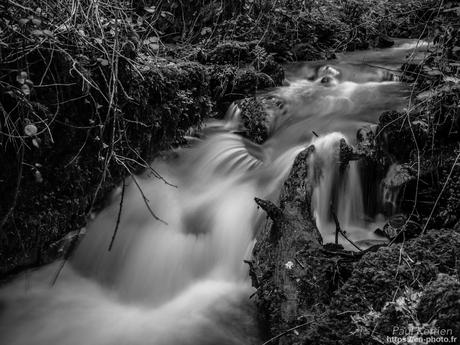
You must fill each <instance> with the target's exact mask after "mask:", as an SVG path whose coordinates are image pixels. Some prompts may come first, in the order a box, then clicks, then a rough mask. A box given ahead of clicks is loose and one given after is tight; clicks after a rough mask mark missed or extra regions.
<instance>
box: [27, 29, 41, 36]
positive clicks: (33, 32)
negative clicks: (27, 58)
mask: <svg viewBox="0 0 460 345" xmlns="http://www.w3.org/2000/svg"><path fill="white" fill-rule="evenodd" d="M30 33H31V34H32V35H34V36H43V30H32V31H31V32H30Z"/></svg>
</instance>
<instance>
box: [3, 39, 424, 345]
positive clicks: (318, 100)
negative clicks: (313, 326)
mask: <svg viewBox="0 0 460 345" xmlns="http://www.w3.org/2000/svg"><path fill="white" fill-rule="evenodd" d="M423 46H424V45H423V44H422V45H420V44H419V45H418V49H416V47H417V42H415V41H398V44H397V46H396V47H394V48H390V49H383V50H373V51H361V52H354V53H347V54H343V55H341V56H339V57H338V59H337V60H334V61H328V65H325V63H324V62H312V63H298V64H292V65H289V66H286V68H287V79H288V81H289V86H285V87H281V88H278V89H276V90H273V91H272V92H271V94H272V95H274V96H276V97H278V98H280V99H282V100H283V102H284V108H283V111H282V112H280V114H277V115H276V116H274V118H273V119H272V125H271V127H272V134H271V136H270V138H269V139H268V140H267V141H266V142H265V143H264V144H263V145H261V146H259V145H256V144H254V143H251V142H249V141H248V140H247V139H243V138H242V137H241V136H239V135H238V134H236V133H234V131H232V129H233V128H234V124H235V122H236V121H238V116H237V115H238V110H236V109H235V108H232V109H231V110H230V111H229V115H228V118H227V119H226V120H224V121H219V122H217V123H214V125H213V128H212V130H208V131H207V133H208V134H207V135H205V136H204V139H203V140H201V141H200V142H199V143H195V144H194V145H192V146H191V147H188V148H182V149H178V150H177V151H176V152H174V153H173V154H171V155H168V157H163V158H158V159H157V160H156V161H154V162H153V163H152V169H154V170H155V171H156V172H157V173H159V174H160V175H161V176H162V177H163V179H164V180H163V179H158V178H156V177H155V176H153V175H154V174H153V173H151V172H146V173H145V174H144V175H142V176H138V177H136V179H135V180H133V179H128V180H127V181H126V189H125V193H124V198H123V207H122V213H121V220H120V224H119V227H118V233H117V236H116V238H115V240H114V243H113V247H112V248H111V250H110V251H109V250H108V248H109V245H110V242H111V239H112V236H113V231H114V228H115V224H116V220H117V215H118V211H119V204H120V198H121V191H120V188H119V189H118V190H116V191H114V193H113V197H112V199H113V202H112V205H111V206H109V207H108V208H106V209H105V210H103V211H102V212H101V213H100V214H99V215H98V216H97V217H96V218H95V220H94V221H92V222H91V224H89V226H88V229H87V234H86V236H85V237H84V239H83V240H82V242H81V243H80V244H79V246H78V248H77V250H76V252H75V253H74V255H73V257H72V258H71V260H70V262H68V263H67V264H66V265H65V266H64V269H63V270H62V272H61V274H60V276H59V278H58V279H57V281H56V283H55V285H54V286H51V285H50V282H51V281H52V279H53V277H54V275H55V274H56V271H57V269H58V266H59V265H60V262H56V263H54V264H51V265H49V266H46V267H43V268H40V269H38V270H35V271H33V272H26V273H24V274H23V275H22V276H20V277H18V278H17V279H16V280H14V281H13V282H11V283H9V284H8V285H6V286H4V287H3V288H1V290H0V343H1V344H7V345H25V344H38V345H58V344H59V345H83V344H85V345H86V344H90V345H103V344H104V345H137V344H139V345H144V344H153V345H182V344H194V345H195V344H196V345H198V344H200V345H201V344H216V345H217V344H219V345H225V344H248V345H252V344H260V343H261V340H260V339H261V335H260V334H259V331H258V325H257V322H256V317H255V308H254V306H253V304H252V302H251V300H250V299H249V296H250V295H251V293H252V292H253V289H252V288H251V284H250V280H249V278H248V272H247V267H246V265H245V264H244V263H243V260H244V259H249V258H250V255H251V250H252V247H253V245H254V235H255V231H256V229H257V224H258V222H259V221H260V220H261V219H263V217H265V215H264V214H263V212H262V211H261V210H258V209H257V206H256V204H255V202H254V197H255V196H257V197H259V198H263V199H270V200H273V201H276V199H277V197H278V193H279V190H280V187H281V184H282V183H283V181H284V179H285V178H286V176H287V174H288V173H289V170H290V168H291V165H292V163H293V161H294V159H295V157H296V155H297V154H298V153H299V152H300V151H301V150H302V149H303V148H305V147H306V146H308V145H309V144H310V143H312V142H313V143H314V144H315V146H316V152H315V155H314V157H313V158H312V162H311V164H315V165H316V166H317V167H319V169H320V171H321V177H320V180H319V184H318V185H317V187H316V188H315V191H314V196H313V207H314V214H315V216H316V222H317V225H318V228H319V229H320V231H321V233H322V235H323V237H324V242H332V241H333V236H334V229H335V227H334V224H333V221H332V220H331V214H330V203H331V201H334V203H335V207H336V210H337V217H338V218H339V220H340V222H341V225H342V227H343V228H344V229H346V230H347V232H348V234H349V236H350V237H351V238H352V239H353V240H354V241H356V242H357V243H360V244H362V245H363V246H366V243H367V242H368V241H376V240H381V239H380V238H378V237H377V236H376V235H374V233H373V230H374V229H375V228H376V227H377V226H378V224H379V222H381V221H382V220H383V218H382V217H383V216H381V215H379V214H367V215H366V217H364V215H365V214H366V212H365V203H364V201H363V200H364V199H363V191H362V189H361V185H362V183H361V177H362V176H360V175H361V171H360V169H359V166H358V163H356V162H352V163H351V164H350V166H349V167H348V168H347V170H346V171H345V172H344V173H340V174H339V171H338V164H337V157H336V154H335V152H336V148H337V145H338V142H339V140H340V139H341V138H345V139H346V140H347V141H349V142H351V143H352V142H353V141H354V138H355V135H356V130H357V129H358V128H360V127H363V126H369V125H372V124H374V123H375V122H376V121H377V118H378V116H379V114H380V113H381V112H382V111H384V110H390V109H401V108H403V107H404V106H406V105H407V102H408V97H409V92H410V90H408V89H406V88H405V87H404V86H403V85H402V84H400V83H399V82H398V81H396V80H394V79H395V78H394V77H393V76H392V74H391V73H389V72H388V70H387V69H395V68H396V67H397V66H399V65H400V64H401V63H402V62H403V60H404V57H405V56H406V55H408V54H412V53H413V52H414V51H415V50H422V49H423ZM375 66H378V67H381V68H378V67H375ZM205 132H206V130H205ZM313 132H315V133H317V134H318V135H319V137H318V138H317V137H315V136H314V135H313ZM140 189H141V190H142V193H143V194H144V195H145V197H146V198H147V199H148V200H149V201H150V202H149V206H150V208H151V210H153V211H154V212H155V214H156V215H157V216H158V217H159V218H160V220H157V219H155V218H154V217H153V216H152V214H151V213H150V211H149V210H148V208H147V206H146V202H145V200H144V198H143V195H142V193H141V192H140ZM378 198H379V196H377V195H375V196H372V197H371V198H369V197H367V198H365V199H366V200H368V199H373V200H374V202H375V203H378V202H379V200H377V199H378ZM342 244H343V245H344V246H346V247H347V248H349V244H348V243H347V242H346V241H343V242H342ZM349 249H352V248H349Z"/></svg>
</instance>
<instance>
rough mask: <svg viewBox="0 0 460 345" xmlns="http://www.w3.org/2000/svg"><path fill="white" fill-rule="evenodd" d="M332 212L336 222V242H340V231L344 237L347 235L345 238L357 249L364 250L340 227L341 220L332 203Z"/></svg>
mask: <svg viewBox="0 0 460 345" xmlns="http://www.w3.org/2000/svg"><path fill="white" fill-rule="evenodd" d="M331 213H332V217H333V218H334V223H335V241H336V242H335V243H336V244H338V234H339V233H340V234H341V235H342V236H343V237H345V239H346V240H347V241H348V242H350V243H351V245H352V246H353V247H355V248H356V249H358V250H359V251H360V252H362V251H363V250H362V249H361V248H359V247H358V245H357V244H356V243H355V242H353V241H352V240H350V239H349V238H348V236H347V235H346V234H345V232H344V231H343V230H342V228H341V227H340V223H339V220H338V218H337V215H336V214H335V212H334V207H333V206H332V204H331Z"/></svg>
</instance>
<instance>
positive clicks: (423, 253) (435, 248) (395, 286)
mask: <svg viewBox="0 0 460 345" xmlns="http://www.w3.org/2000/svg"><path fill="white" fill-rule="evenodd" d="M459 259H460V232H459V231H456V230H448V229H444V230H432V231H429V232H428V233H426V234H425V235H424V236H422V237H420V238H417V239H416V240H413V241H409V242H406V243H405V244H402V245H396V246H393V247H389V248H381V249H380V250H379V251H377V252H375V253H369V254H366V255H365V256H363V258H362V259H361V260H360V262H359V263H358V264H357V265H356V266H355V268H354V270H353V272H352V274H351V276H350V278H349V279H348V280H347V281H346V283H345V284H344V285H343V286H342V287H341V288H340V289H339V290H337V291H336V293H335V295H334V297H333V298H332V301H331V303H330V305H329V307H328V308H326V309H325V310H326V313H327V316H325V317H324V318H323V319H322V320H321V321H319V322H318V323H316V324H315V325H314V326H313V327H311V328H310V329H309V330H307V331H306V336H305V344H377V343H378V341H377V340H376V339H373V338H372V337H363V336H362V335H360V334H359V332H357V327H356V324H355V323H354V322H353V318H352V316H353V317H356V316H357V315H361V316H362V315H366V314H368V313H369V311H370V310H375V311H380V310H382V309H383V308H384V306H385V305H386V303H387V302H389V301H392V300H394V299H395V298H396V297H398V296H400V295H401V294H402V293H403V291H404V289H405V288H407V287H410V288H412V289H414V290H418V291H423V290H424V289H425V286H427V285H428V284H429V283H430V282H432V281H434V280H436V279H437V276H438V274H439V273H444V274H449V275H452V274H456V271H457V270H458V267H457V265H458V260H459ZM426 291H431V289H430V288H429V285H428V287H427V290H426ZM442 291H444V290H442ZM454 295H455V294H454ZM426 296H433V295H432V294H427V295H426ZM436 296H444V295H443V294H440V295H436ZM434 297H435V296H433V297H427V299H430V298H431V299H430V301H432V303H434V305H436V308H438V307H446V308H447V309H445V310H446V311H449V310H453V309H449V308H451V307H452V308H453V307H454V306H455V303H457V302H455V303H453V304H452V303H451V302H452V301H453V300H454V298H452V299H451V297H448V296H447V297H448V298H447V300H445V299H444V297H442V298H440V299H439V298H438V297H436V298H434ZM427 301H428V300H427ZM446 301H447V302H446ZM438 303H439V304H438ZM446 315H450V316H452V317H453V318H456V317H458V315H457V314H455V313H451V312H448V313H447V314H446ZM387 316H388V317H389V318H390V322H393V321H395V322H396V321H397V320H399V318H398V316H397V315H395V314H393V316H391V313H389V314H388V315H387ZM447 319H448V320H450V319H449V318H447ZM449 322H450V321H449ZM449 322H448V323H449ZM455 325H456V324H449V325H447V324H446V325H445V326H446V327H450V328H453V327H456V326H455Z"/></svg>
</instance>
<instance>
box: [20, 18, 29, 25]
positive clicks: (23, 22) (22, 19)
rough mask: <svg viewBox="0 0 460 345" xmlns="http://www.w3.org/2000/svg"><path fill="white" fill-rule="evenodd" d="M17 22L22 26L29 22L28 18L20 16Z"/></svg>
mask: <svg viewBox="0 0 460 345" xmlns="http://www.w3.org/2000/svg"><path fill="white" fill-rule="evenodd" d="M18 22H19V25H21V26H24V25H26V24H27V23H28V22H29V19H27V18H21V19H19V20H18Z"/></svg>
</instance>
